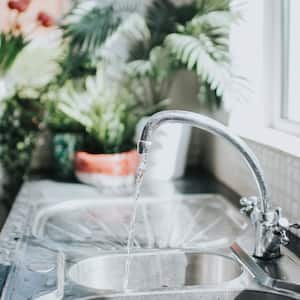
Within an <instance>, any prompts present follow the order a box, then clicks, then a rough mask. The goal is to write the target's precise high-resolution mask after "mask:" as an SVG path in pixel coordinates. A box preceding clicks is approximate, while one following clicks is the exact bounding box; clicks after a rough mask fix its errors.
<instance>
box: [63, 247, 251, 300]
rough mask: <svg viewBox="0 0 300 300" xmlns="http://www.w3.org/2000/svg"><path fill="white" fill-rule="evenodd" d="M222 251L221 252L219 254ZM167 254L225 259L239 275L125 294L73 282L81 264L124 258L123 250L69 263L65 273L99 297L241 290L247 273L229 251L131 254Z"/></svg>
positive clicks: (175, 250) (169, 250) (139, 251)
mask: <svg viewBox="0 0 300 300" xmlns="http://www.w3.org/2000/svg"><path fill="white" fill-rule="evenodd" d="M221 251H222V252H221ZM163 253H165V254H167V253H184V254H200V255H211V256H219V257H222V258H225V259H228V260H230V261H232V262H233V264H234V265H235V266H236V267H237V268H238V269H239V274H238V275H237V276H236V277H234V278H232V279H229V280H225V281H223V282H221V283H212V284H192V285H184V286H182V287H158V288H153V289H129V290H127V291H126V293H125V292H124V291H122V290H113V289H100V288H95V287H91V286H87V285H84V284H80V283H79V282H78V281H75V280H74V279H73V278H74V277H73V276H72V275H71V271H72V270H75V268H76V267H77V266H78V265H80V264H83V263H85V262H89V261H93V260H95V259H97V258H105V257H112V256H116V257H120V256H126V255H127V252H126V251H125V250H124V251H122V250H115V251H113V252H112V251H107V252H105V253H102V254H99V255H96V256H91V257H88V258H83V259H81V260H79V261H77V262H75V263H71V264H70V265H69V267H68V270H67V272H66V277H67V279H68V280H69V281H70V282H72V283H73V284H74V285H76V286H77V287H80V288H83V289H84V290H89V291H93V292H97V293H98V294H99V293H100V294H101V295H105V296H111V295H114V296H116V295H121V296H122V295H143V294H153V293H154V294H157V293H159V294H164V293H167V294H168V293H173V292H183V291H201V290H219V289H222V288H226V289H227V290H228V291H229V290H231V288H232V289H233V290H240V289H243V287H242V286H241V285H239V283H241V284H242V281H243V280H242V278H243V277H245V276H247V272H245V270H244V268H243V266H242V265H241V264H240V263H239V261H238V260H236V259H235V258H234V257H233V256H232V255H231V253H230V251H229V249H227V248H224V249H218V250H201V249H200V250H197V249H193V248H192V249H183V248H167V249H157V248H155V249H134V251H133V252H132V254H133V255H134V256H143V255H145V254H146V255H153V254H158V255H159V254H163Z"/></svg>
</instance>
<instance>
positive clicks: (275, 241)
mask: <svg viewBox="0 0 300 300" xmlns="http://www.w3.org/2000/svg"><path fill="white" fill-rule="evenodd" d="M165 123H180V124H186V125H190V126H193V127H197V128H199V129H202V130H204V131H207V132H209V133H211V134H214V135H217V136H220V137H222V138H224V139H225V140H226V141H228V142H229V143H230V144H232V145H233V146H234V147H235V148H236V149H237V150H238V151H239V152H240V154H241V155H242V157H243V158H244V160H245V161H246V163H247V165H248V167H249V169H250V170H251V173H252V175H253V177H254V179H255V182H256V185H257V189H258V197H244V198H242V199H241V201H240V203H241V205H242V206H243V208H242V209H241V212H242V213H246V214H249V215H250V218H251V221H252V223H253V225H254V226H255V246H254V251H253V252H254V253H253V255H254V257H256V258H259V259H271V258H277V257H279V256H280V245H281V244H284V245H285V244H287V243H288V241H289V240H288V237H287V234H286V231H287V230H288V229H289V228H291V227H295V228H298V227H299V225H298V224H290V223H289V222H288V220H287V219H286V218H284V217H282V214H281V209H280V208H276V209H272V206H271V199H270V193H269V189H268V186H267V184H266V181H265V178H264V174H263V171H262V168H261V166H260V164H259V161H258V159H257V158H256V156H255V154H254V153H253V152H252V150H251V149H250V148H249V146H248V145H247V144H246V143H245V142H244V141H243V140H242V139H241V138H239V137H238V136H237V135H235V134H234V133H233V132H231V130H230V129H229V128H228V127H226V126H224V125H223V124H221V123H219V122H217V121H215V120H213V119H211V118H208V117H206V116H203V115H200V114H197V113H193V112H189V111H180V110H166V111H162V112H159V113H156V114H154V115H153V116H152V117H150V118H149V120H148V122H147V123H146V125H145V126H144V128H143V131H142V134H141V137H140V140H139V142H138V151H139V153H140V154H144V153H147V152H148V151H149V148H150V147H151V140H152V136H153V134H154V132H155V129H156V128H158V127H159V126H160V125H162V124H165ZM170 151H172V149H170Z"/></svg>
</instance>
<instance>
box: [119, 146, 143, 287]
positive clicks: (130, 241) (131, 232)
mask: <svg viewBox="0 0 300 300" xmlns="http://www.w3.org/2000/svg"><path fill="white" fill-rule="evenodd" d="M146 162H147V153H146V152H145V153H143V154H141V161H140V164H139V167H138V171H137V176H136V190H135V196H134V203H133V211H132V216H131V220H130V225H129V232H128V240H127V259H126V263H125V275H124V282H123V290H124V291H125V292H126V291H127V290H128V282H129V275H130V266H131V263H132V255H131V249H132V246H133V241H134V230H135V221H136V215H137V209H138V204H139V203H138V200H139V198H140V193H141V186H142V183H143V178H144V173H145V170H146Z"/></svg>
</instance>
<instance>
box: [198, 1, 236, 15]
mask: <svg viewBox="0 0 300 300" xmlns="http://www.w3.org/2000/svg"><path fill="white" fill-rule="evenodd" d="M230 4H231V0H196V5H197V8H198V9H199V11H200V12H201V14H207V13H209V12H212V11H229V10H230Z"/></svg>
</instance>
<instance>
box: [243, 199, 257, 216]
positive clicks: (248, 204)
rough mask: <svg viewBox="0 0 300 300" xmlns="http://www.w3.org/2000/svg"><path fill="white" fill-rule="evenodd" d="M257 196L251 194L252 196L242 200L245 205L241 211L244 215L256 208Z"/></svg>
mask: <svg viewBox="0 0 300 300" xmlns="http://www.w3.org/2000/svg"><path fill="white" fill-rule="evenodd" d="M257 203H258V201H257V197H255V196H250V197H243V198H241V200H240V204H241V205H242V206H243V207H242V208H241V209H240V212H241V213H242V214H243V215H249V214H251V212H252V211H253V210H254V208H255V207H256V206H257Z"/></svg>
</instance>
